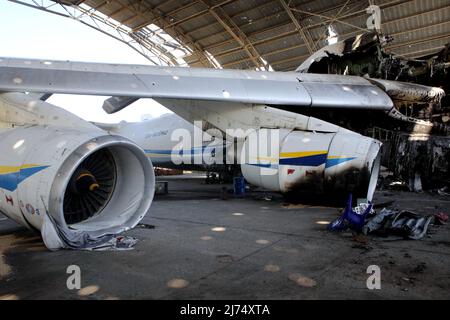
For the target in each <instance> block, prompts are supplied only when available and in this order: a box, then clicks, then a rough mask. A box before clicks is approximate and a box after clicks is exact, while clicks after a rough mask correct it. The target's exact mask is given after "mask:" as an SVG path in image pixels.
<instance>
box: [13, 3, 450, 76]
mask: <svg viewBox="0 0 450 320" xmlns="http://www.w3.org/2000/svg"><path fill="white" fill-rule="evenodd" d="M13 1H14V2H18V3H22V4H26V5H29V6H33V7H40V9H43V10H49V11H54V13H56V11H57V9H56V8H55V6H60V7H63V8H64V11H59V14H63V15H70V16H71V17H72V18H77V19H78V20H80V21H82V22H84V23H87V24H89V25H91V26H93V27H95V28H96V29H101V31H103V32H107V33H110V34H111V32H112V31H106V29H105V28H104V26H105V25H106V26H107V27H109V29H113V30H114V32H115V33H116V35H115V37H117V38H118V39H119V40H121V41H125V42H127V43H128V44H129V45H131V46H133V47H134V48H135V49H136V50H138V51H140V52H141V53H142V54H144V55H145V56H147V57H149V59H152V60H153V61H154V62H155V63H157V64H166V65H190V66H203V67H223V68H236V69H268V70H269V69H274V70H282V71H287V70H294V69H296V68H297V67H298V66H299V65H300V64H301V63H302V62H303V61H304V60H305V59H306V58H307V57H309V56H310V55H311V53H313V52H315V51H316V50H318V49H320V48H322V47H324V46H325V45H326V44H327V38H328V37H329V34H330V32H335V33H337V35H338V36H339V39H343V38H347V37H349V36H352V35H355V34H358V33H362V32H364V31H367V20H368V18H369V14H368V13H367V8H368V7H369V6H370V5H373V4H375V5H377V6H378V7H379V8H380V9H381V22H382V24H381V28H382V32H383V33H384V34H389V35H391V36H392V37H394V40H393V42H391V43H390V44H389V46H388V47H387V49H388V51H391V52H393V53H396V54H399V55H404V56H406V57H410V58H413V57H420V56H425V55H427V54H430V53H433V52H435V51H438V50H439V49H441V48H442V47H444V45H445V44H446V43H448V42H450V19H449V17H450V0H369V1H363V0H60V1H43V0H41V1H32V0H13ZM39 2H42V5H38V4H36V3H39ZM45 2H47V4H46V3H45ZM55 2H57V3H58V4H55ZM72 10H73V11H72ZM86 19H88V20H89V22H86V21H87V20H86Z"/></svg>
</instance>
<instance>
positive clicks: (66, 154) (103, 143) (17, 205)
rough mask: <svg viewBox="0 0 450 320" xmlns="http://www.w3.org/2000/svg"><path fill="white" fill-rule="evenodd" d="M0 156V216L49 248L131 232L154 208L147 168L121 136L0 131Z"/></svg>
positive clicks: (44, 130)
mask: <svg viewBox="0 0 450 320" xmlns="http://www.w3.org/2000/svg"><path fill="white" fill-rule="evenodd" d="M0 150H1V153H0V211H1V212H2V213H4V214H5V215H6V216H8V217H10V218H11V219H13V220H15V221H16V222H18V223H19V224H22V225H24V226H26V227H28V228H30V229H35V230H39V231H41V233H42V234H43V240H44V242H45V244H46V246H47V247H48V248H49V249H59V248H60V247H70V248H78V247H81V248H86V247H89V246H90V245H92V244H93V243H94V242H95V239H98V238H100V237H102V236H107V235H114V234H118V233H120V232H123V231H126V230H128V229H131V228H133V227H135V226H136V225H137V224H138V223H139V221H141V220H142V218H143V217H144V216H145V214H146V213H147V211H148V210H149V208H150V205H151V203H152V200H153V194H154V183H155V177H154V172H153V167H152V164H151V162H150V161H149V160H148V159H147V157H146V156H145V153H144V152H143V151H142V149H140V148H139V147H138V146H136V145H135V144H134V143H133V142H131V141H130V140H128V139H125V138H123V137H119V136H114V135H109V134H107V133H106V132H104V131H101V130H97V131H96V130H84V129H82V130H77V129H70V128H62V127H54V126H25V127H19V128H15V129H6V130H3V131H1V130H0ZM50 235H52V236H50ZM55 235H56V236H57V237H59V239H56V241H55Z"/></svg>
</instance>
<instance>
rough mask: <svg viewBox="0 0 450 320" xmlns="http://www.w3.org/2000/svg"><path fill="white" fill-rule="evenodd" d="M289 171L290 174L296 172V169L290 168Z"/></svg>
mask: <svg viewBox="0 0 450 320" xmlns="http://www.w3.org/2000/svg"><path fill="white" fill-rule="evenodd" d="M287 173H288V175H291V174H294V173H295V169H288V171H287Z"/></svg>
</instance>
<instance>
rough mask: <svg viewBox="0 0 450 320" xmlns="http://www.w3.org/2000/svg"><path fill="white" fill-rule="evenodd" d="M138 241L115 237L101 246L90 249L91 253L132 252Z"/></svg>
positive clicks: (125, 237) (127, 237)
mask: <svg viewBox="0 0 450 320" xmlns="http://www.w3.org/2000/svg"><path fill="white" fill-rule="evenodd" d="M138 241H139V240H138V239H136V238H134V237H130V236H116V237H113V238H112V239H111V240H110V241H108V242H106V243H104V244H103V245H102V246H99V247H96V248H94V249H92V251H128V250H133V249H134V247H135V246H136V244H137V243H138Z"/></svg>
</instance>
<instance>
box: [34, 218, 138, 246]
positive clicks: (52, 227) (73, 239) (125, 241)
mask: <svg viewBox="0 0 450 320" xmlns="http://www.w3.org/2000/svg"><path fill="white" fill-rule="evenodd" d="M124 231H125V230H124ZM41 235H42V239H43V241H44V243H45V245H46V247H47V248H48V249H49V250H52V251H56V250H60V249H70V250H82V251H112V250H118V251H122V250H132V249H133V248H134V246H135V245H136V243H137V242H138V240H137V239H136V238H133V237H127V236H120V235H117V234H104V235H98V236H92V235H91V234H90V233H88V232H83V231H75V230H67V229H66V228H64V227H63V226H61V225H59V224H58V223H57V222H56V221H55V220H54V219H53V218H52V217H51V216H50V215H49V214H46V216H45V218H44V223H43V226H42V229H41Z"/></svg>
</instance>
